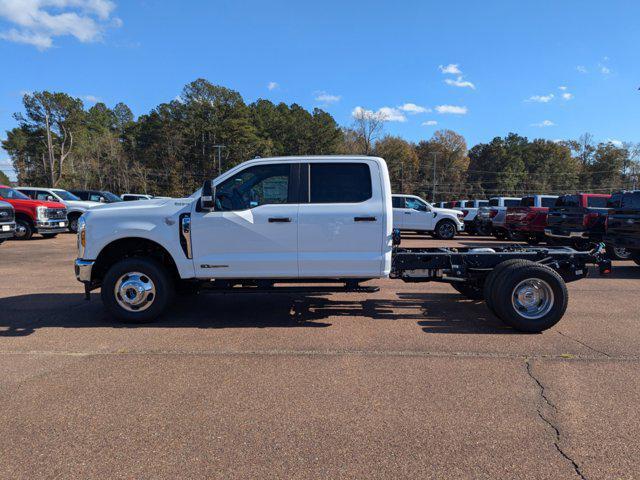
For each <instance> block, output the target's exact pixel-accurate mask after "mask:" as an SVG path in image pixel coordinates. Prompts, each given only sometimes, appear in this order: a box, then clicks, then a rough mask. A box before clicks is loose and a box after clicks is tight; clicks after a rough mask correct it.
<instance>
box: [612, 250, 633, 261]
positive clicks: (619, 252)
mask: <svg viewBox="0 0 640 480" xmlns="http://www.w3.org/2000/svg"><path fill="white" fill-rule="evenodd" d="M613 252H614V253H615V254H616V257H618V258H622V259H625V260H626V259H627V258H631V252H630V251H629V250H627V249H626V248H614V249H613Z"/></svg>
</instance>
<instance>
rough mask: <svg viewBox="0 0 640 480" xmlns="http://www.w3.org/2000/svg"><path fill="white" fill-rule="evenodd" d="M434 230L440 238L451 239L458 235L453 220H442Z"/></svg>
mask: <svg viewBox="0 0 640 480" xmlns="http://www.w3.org/2000/svg"><path fill="white" fill-rule="evenodd" d="M434 232H435V234H436V238H437V239H439V240H451V239H452V238H453V237H455V236H456V226H455V224H454V223H453V222H452V221H451V220H440V221H439V222H438V224H437V225H436V228H435V230H434Z"/></svg>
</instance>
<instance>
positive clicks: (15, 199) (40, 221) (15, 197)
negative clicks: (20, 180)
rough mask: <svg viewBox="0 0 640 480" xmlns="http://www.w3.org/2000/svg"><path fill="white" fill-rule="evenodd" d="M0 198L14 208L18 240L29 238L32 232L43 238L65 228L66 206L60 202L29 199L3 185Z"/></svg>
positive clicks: (60, 231)
mask: <svg viewBox="0 0 640 480" xmlns="http://www.w3.org/2000/svg"><path fill="white" fill-rule="evenodd" d="M0 200H2V201H4V202H7V203H9V204H11V205H12V206H13V208H14V210H15V215H16V234H15V238H17V239H19V240H29V239H30V238H31V237H32V236H33V234H34V233H39V234H40V235H42V236H43V237H45V238H49V237H55V236H56V235H57V234H58V233H62V232H65V231H66V230H67V226H68V224H67V208H66V207H65V206H64V205H63V204H62V203H59V202H45V201H41V200H31V199H30V198H29V197H27V196H26V195H24V194H22V193H20V192H18V191H17V190H14V189H13V188H11V187H7V186H5V185H0Z"/></svg>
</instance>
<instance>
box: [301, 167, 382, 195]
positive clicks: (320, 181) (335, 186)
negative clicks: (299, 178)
mask: <svg viewBox="0 0 640 480" xmlns="http://www.w3.org/2000/svg"><path fill="white" fill-rule="evenodd" d="M309 167H310V172H309V179H310V182H309V183H310V185H309V193H310V199H309V201H310V203H360V202H364V201H365V200H369V199H370V198H371V196H372V189H371V171H370V169H369V165H367V164H366V163H337V162H336V163H333V162H332V163H310V164H309Z"/></svg>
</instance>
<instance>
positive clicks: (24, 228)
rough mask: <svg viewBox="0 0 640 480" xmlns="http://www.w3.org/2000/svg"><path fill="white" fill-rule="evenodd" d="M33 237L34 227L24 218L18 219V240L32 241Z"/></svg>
mask: <svg viewBox="0 0 640 480" xmlns="http://www.w3.org/2000/svg"><path fill="white" fill-rule="evenodd" d="M31 237H33V225H31V222H30V221H28V220H25V219H24V218H16V236H15V238H16V239H17V240H30V239H31Z"/></svg>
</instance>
